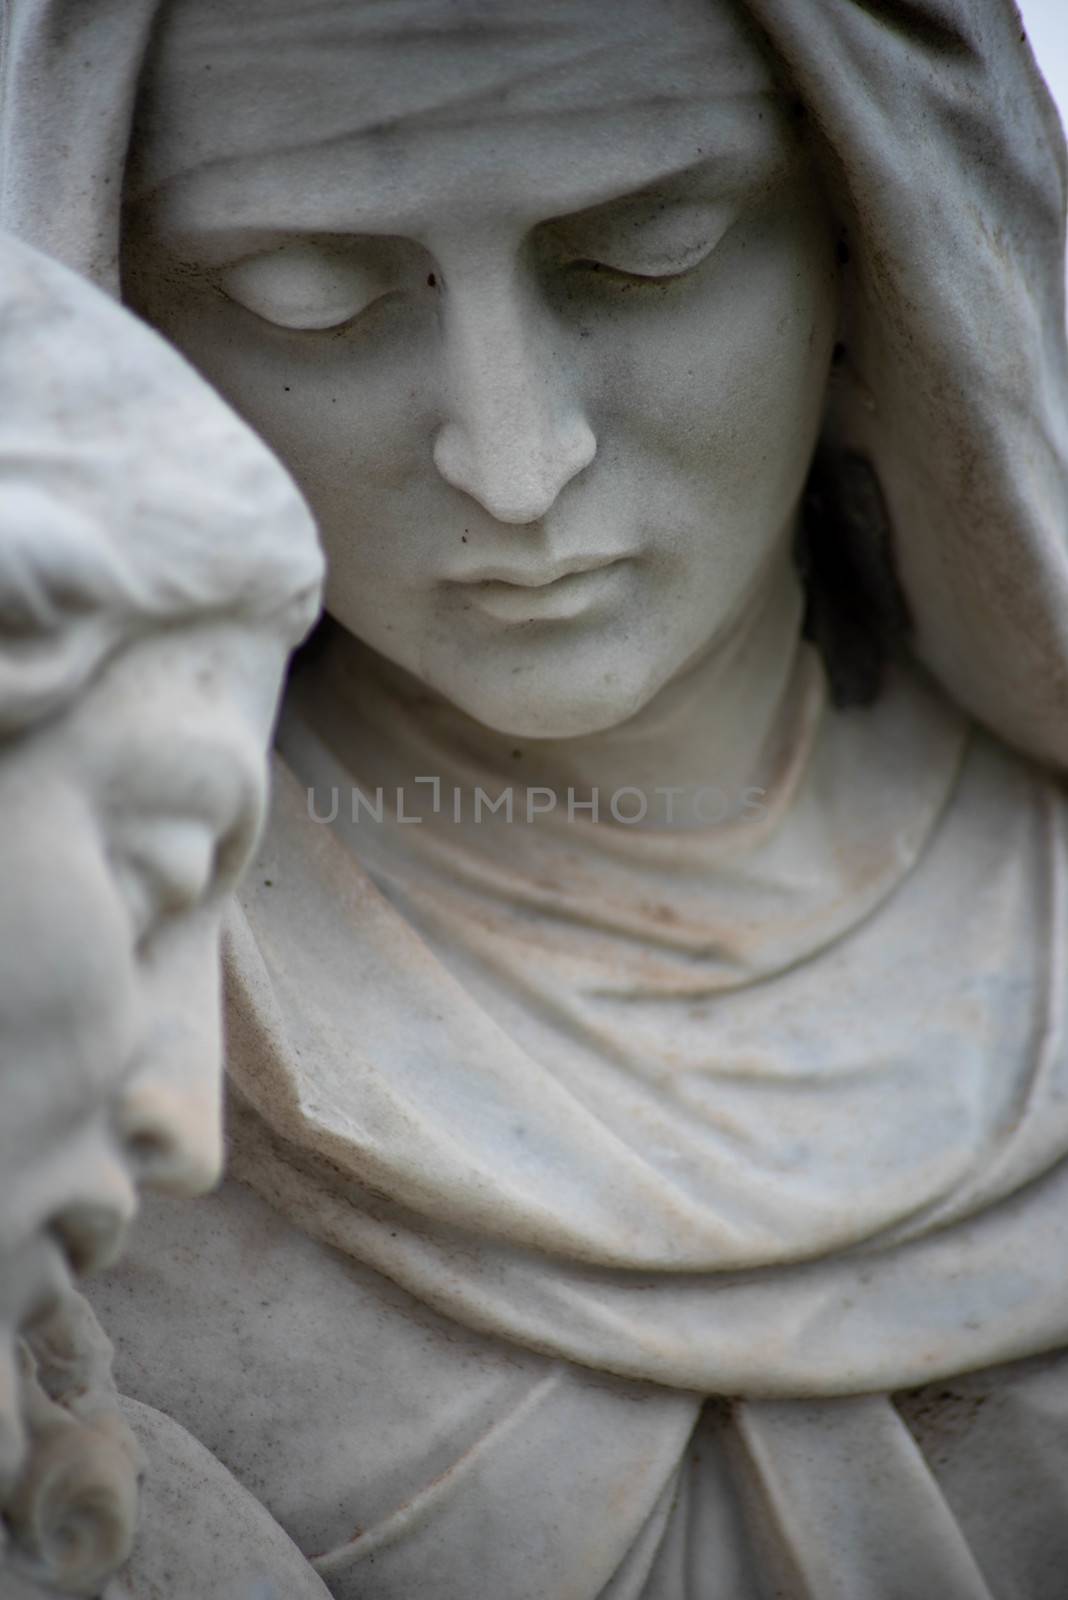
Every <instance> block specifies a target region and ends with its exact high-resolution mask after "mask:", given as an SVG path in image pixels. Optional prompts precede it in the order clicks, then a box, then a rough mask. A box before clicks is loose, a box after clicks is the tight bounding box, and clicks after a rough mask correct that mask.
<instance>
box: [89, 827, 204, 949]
mask: <svg viewBox="0 0 1068 1600" xmlns="http://www.w3.org/2000/svg"><path fill="white" fill-rule="evenodd" d="M112 860H113V863H114V867H115V872H116V876H117V878H118V882H119V886H120V888H121V891H122V893H123V896H124V898H125V900H126V903H127V906H128V908H129V911H130V918H131V925H132V929H133V935H134V942H135V943H136V944H137V945H143V944H144V943H145V942H146V941H147V940H149V939H150V938H151V937H152V936H153V934H155V933H156V932H157V931H158V930H159V928H160V927H161V926H162V925H163V924H164V923H166V922H168V921H170V920H172V919H173V918H175V917H179V916H182V915H183V914H185V913H188V912H190V911H193V910H195V909H196V908H197V907H198V906H200V905H202V904H203V903H204V902H205V901H206V900H207V899H208V898H209V896H210V895H211V893H212V891H213V890H214V888H215V887H216V882H217V879H218V876H219V871H218V849H217V840H216V836H215V830H214V829H213V828H212V827H211V826H210V825H209V824H208V823H207V822H204V821H200V820H197V819H194V818H188V819H186V818H179V817H145V818H130V819H128V820H126V821H125V822H124V824H123V826H122V829H121V835H120V837H119V839H118V840H116V841H115V844H114V847H113V850H112Z"/></svg>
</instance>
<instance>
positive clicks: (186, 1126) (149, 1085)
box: [113, 915, 223, 1194]
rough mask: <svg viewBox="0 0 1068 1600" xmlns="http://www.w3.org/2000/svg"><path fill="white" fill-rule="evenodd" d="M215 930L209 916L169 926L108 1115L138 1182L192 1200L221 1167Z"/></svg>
mask: <svg viewBox="0 0 1068 1600" xmlns="http://www.w3.org/2000/svg"><path fill="white" fill-rule="evenodd" d="M219 962H220V952H219V932H218V926H217V922H216V920H215V917H214V915H211V916H208V915H204V916H193V917H190V918H188V919H185V920H184V921H183V922H182V924H181V925H179V924H178V923H176V924H175V925H174V927H173V928H172V930H171V932H170V935H169V939H168V941H167V943H166V948H165V949H164V948H163V947H162V945H161V948H160V949H159V951H158V952H157V957H156V960H155V963H154V965H153V966H152V967H151V968H146V970H145V972H144V983H145V988H144V996H143V998H144V1002H145V1010H146V1017H147V1019H148V1026H147V1028H146V1032H145V1036H144V1039H143V1043H142V1048H141V1054H140V1058H139V1060H138V1063H137V1065H136V1067H135V1069H134V1070H133V1071H132V1072H131V1074H130V1076H129V1078H128V1079H127V1080H126V1082H125V1084H124V1085H123V1088H122V1091H121V1094H120V1095H119V1097H118V1100H117V1103H116V1104H115V1106H114V1109H113V1128H114V1133H115V1136H116V1137H117V1139H118V1140H119V1142H120V1143H121V1146H122V1149H123V1153H124V1155H125V1158H126V1162H127V1165H128V1166H129V1168H130V1171H131V1174H132V1176H133V1178H134V1181H135V1182H136V1183H137V1184H138V1186H141V1187H145V1188H149V1189H161V1190H163V1191H165V1192H166V1193H168V1194H202V1193H203V1192H204V1190H205V1189H210V1188H211V1187H212V1186H213V1184H215V1183H217V1182H218V1179H219V1177H220V1175H221V1173H222V1165H223V1136H222V1016H221V997H220V994H219V978H218V968H219Z"/></svg>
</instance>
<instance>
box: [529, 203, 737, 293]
mask: <svg viewBox="0 0 1068 1600" xmlns="http://www.w3.org/2000/svg"><path fill="white" fill-rule="evenodd" d="M739 210H740V208H739V205H738V203H737V201H734V202H731V203H723V202H705V201H701V202H697V203H694V202H688V203H678V202H675V203H673V202H666V201H663V200H660V201H656V200H649V199H643V200H641V201H631V202H628V203H627V204H625V205H622V206H616V207H614V208H612V209H611V210H609V211H602V212H598V213H591V214H588V215H587V216H586V217H584V218H578V219H574V220H572V221H567V222H564V223H556V224H552V225H550V228H549V230H548V232H549V238H550V248H551V249H552V250H553V252H554V254H556V256H557V259H558V261H559V262H560V264H561V265H562V266H563V267H564V268H565V269H566V270H568V271H569V272H591V273H600V274H603V275H605V276H606V277H608V278H618V279H623V280H627V281H634V282H638V283H642V282H648V283H669V282H671V281H672V280H673V279H676V278H684V277H686V275H687V274H688V273H691V272H693V271H695V270H696V269H697V268H698V267H699V266H701V265H702V263H703V262H705V261H707V260H708V258H709V256H710V255H711V254H712V253H713V251H714V250H715V249H716V247H717V245H719V244H720V242H721V241H722V239H723V238H724V237H725V235H726V234H727V233H728V232H729V231H730V229H731V227H732V226H733V224H734V222H735V221H736V220H737V218H738V215H739Z"/></svg>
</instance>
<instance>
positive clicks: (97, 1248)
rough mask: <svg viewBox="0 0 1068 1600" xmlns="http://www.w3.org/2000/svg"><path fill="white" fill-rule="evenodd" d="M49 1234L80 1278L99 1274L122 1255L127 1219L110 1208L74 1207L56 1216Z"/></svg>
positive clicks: (96, 1206) (51, 1223) (89, 1205)
mask: <svg viewBox="0 0 1068 1600" xmlns="http://www.w3.org/2000/svg"><path fill="white" fill-rule="evenodd" d="M48 1231H49V1233H50V1235H51V1237H52V1238H53V1239H54V1240H55V1242H56V1243H57V1244H58V1245H59V1248H60V1250H61V1251H62V1252H63V1255H64V1257H65V1259H66V1262H67V1265H68V1266H69V1268H70V1270H71V1272H72V1273H73V1274H74V1275H75V1276H76V1277H82V1276H83V1275H84V1274H86V1273H89V1272H98V1271H100V1269H101V1268H102V1267H106V1266H109V1265H110V1264H111V1262H112V1261H114V1259H115V1257H116V1256H117V1255H118V1253H119V1250H120V1248H121V1246H122V1239H123V1235H124V1233H125V1231H126V1219H125V1217H124V1216H123V1215H122V1213H121V1212H119V1211H117V1210H115V1209H114V1208H112V1207H110V1206H103V1205H96V1204H86V1205H72V1206H70V1207H68V1208H67V1209H66V1210H64V1211H62V1212H60V1213H59V1215H57V1216H55V1217H53V1219H52V1221H51V1222H50V1224H49V1228H48Z"/></svg>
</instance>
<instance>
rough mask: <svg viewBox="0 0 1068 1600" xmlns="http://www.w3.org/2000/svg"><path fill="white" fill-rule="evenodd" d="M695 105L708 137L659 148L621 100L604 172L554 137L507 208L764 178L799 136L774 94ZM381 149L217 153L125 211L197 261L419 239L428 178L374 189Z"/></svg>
mask: <svg viewBox="0 0 1068 1600" xmlns="http://www.w3.org/2000/svg"><path fill="white" fill-rule="evenodd" d="M728 108H729V109H728ZM649 109H650V111H654V110H655V108H653V107H650V108H649ZM705 111H706V113H707V115H708V119H709V128H708V133H709V135H714V134H718V135H719V136H718V137H710V138H709V141H708V148H707V149H706V148H705V147H704V146H703V145H696V146H695V144H694V142H693V141H692V140H689V141H680V142H679V145H678V148H677V153H676V154H669V152H668V151H666V150H663V151H660V152H657V151H656V150H655V148H654V145H655V141H650V142H648V143H646V142H645V141H643V140H642V138H641V137H640V136H639V135H638V133H637V132H636V129H635V126H634V123H635V120H636V117H637V113H636V112H635V111H634V109H633V108H631V111H630V113H629V115H628V122H629V124H630V126H629V128H628V141H627V142H628V145H629V148H627V149H625V150H623V151H622V152H621V155H622V159H621V160H619V161H617V162H616V171H615V172H612V171H610V170H605V163H604V161H603V159H602V158H601V157H603V152H601V155H600V156H599V158H598V161H597V162H594V163H591V164H590V170H589V172H588V173H587V172H586V171H585V170H584V169H583V164H582V163H581V162H578V163H576V162H575V161H574V159H573V157H572V156H571V151H570V149H569V150H568V156H569V159H568V160H566V161H561V160H560V159H559V158H560V155H561V150H560V148H559V145H558V146H556V147H555V148H554V149H553V150H552V152H551V154H552V155H553V156H554V157H556V168H555V170H554V171H553V173H552V175H551V176H550V178H549V179H548V180H547V182H546V183H545V184H543V185H542V187H541V189H540V190H539V191H538V193H537V197H536V199H535V200H534V201H533V202H532V203H531V204H530V205H529V206H528V207H526V208H524V209H522V210H520V209H519V207H518V206H517V207H516V211H515V217H516V221H517V223H518V224H519V225H521V226H523V227H524V228H525V229H527V230H529V229H530V228H533V227H536V226H538V225H539V224H540V223H542V222H547V221H551V220H555V219H559V218H561V217H567V216H576V215H579V214H581V213H583V212H586V211H590V210H593V209H594V208H595V207H597V206H601V205H605V206H607V205H610V204H612V203H614V202H618V201H622V200H629V199H637V198H640V197H642V196H643V195H644V194H646V193H651V192H652V191H655V189H656V188H657V187H658V186H662V185H665V184H669V183H672V182H679V181H685V180H686V179H687V178H688V177H693V176H695V175H698V174H700V173H702V172H707V173H708V177H709V183H710V188H711V187H712V186H715V187H716V188H717V189H718V190H719V191H721V192H723V193H726V192H729V191H730V190H732V189H737V188H741V187H744V186H747V185H750V184H752V183H753V182H754V181H755V182H763V181H768V180H769V179H770V178H771V177H772V176H773V175H775V174H776V173H777V172H780V171H783V170H785V169H786V168H787V167H788V166H790V165H792V164H793V162H794V161H795V160H796V158H797V154H798V152H799V150H800V148H801V146H800V141H798V140H797V139H796V138H793V137H791V136H790V135H789V133H788V131H787V128H786V124H785V118H784V116H783V114H782V111H781V109H780V107H779V104H778V103H777V102H776V99H775V97H773V96H771V95H768V94H765V93H759V94H751V95H743V96H735V97H729V98H728V97H724V98H722V99H720V100H719V101H717V102H716V103H715V105H714V106H709V107H707V108H705ZM585 115H586V114H583V116H584V117H585ZM567 120H568V117H567V114H566V113H565V114H563V115H562V116H560V117H558V118H557V119H556V123H555V127H554V130H553V131H554V133H556V134H559V133H560V132H561V126H562V124H563V123H566V122H567ZM638 120H640V119H638ZM716 124H719V126H718V127H717V126H716ZM653 131H654V132H655V131H656V130H655V128H654V129H653ZM361 145H362V146H363V148H362V149H361ZM346 148H347V149H348V152H349V155H350V159H351V161H352V169H351V183H350V184H349V185H347V186H346V188H345V190H344V191H343V198H341V199H340V200H339V199H338V197H337V195H336V194H335V193H331V194H330V195H329V196H324V195H323V194H322V189H321V184H320V183H319V182H317V181H315V180H316V179H317V177H318V176H319V174H318V173H317V172H316V170H315V169H316V164H317V163H321V161H322V159H323V156H324V154H325V153H326V152H327V151H328V150H329V149H336V152H337V154H338V155H339V156H340V155H342V154H343V152H344V150H345V149H346ZM635 153H636V158H635ZM361 157H362V160H363V163H364V164H365V165H368V166H369V167H371V168H374V169H375V170H374V172H373V173H372V174H371V175H370V176H369V177H368V181H367V182H366V183H364V184H361V182H360V181H359V168H360V164H361V161H360V158H361ZM380 157H381V152H380V151H377V152H372V153H369V152H368V150H367V148H366V141H362V140H361V137H360V136H355V137H350V138H340V139H333V140H329V141H323V142H321V143H318V144H313V145H309V146H299V147H296V148H294V149H291V150H289V151H276V152H273V153H272V154H271V155H270V156H268V157H264V156H257V157H255V158H249V159H228V158H224V159H221V160H219V161H215V162H212V163H207V164H204V165H202V166H200V167H199V168H196V169H194V170H190V171H187V172H186V173H183V174H179V175H177V176H175V177H174V178H171V179H169V180H168V181H167V182H166V183H164V184H162V185H161V186H160V187H159V188H158V189H156V190H154V191H153V192H152V193H151V194H149V195H145V196H143V197H142V198H140V199H135V200H133V201H132V202H131V203H130V206H129V213H128V214H129V217H130V219H131V220H135V219H136V223H137V225H138V226H144V225H148V226H149V227H150V228H151V229H152V231H153V232H155V234H156V236H157V237H158V238H159V239H160V240H161V241H162V242H164V243H165V244H167V245H169V246H171V247H176V248H181V247H182V246H185V247H187V248H189V247H195V249H196V252H197V254H198V255H199V256H200V257H201V258H203V255H204V250H205V246H207V247H208V250H209V252H210V254H211V255H212V256H215V257H217V258H218V259H220V260H225V259H226V258H227V252H229V253H230V254H232V253H233V250H234V249H235V248H241V247H243V248H244V249H245V250H251V249H255V248H256V247H257V244H262V245H263V246H266V245H268V244H271V243H277V242H278V241H279V240H281V239H285V238H288V237H306V236H307V235H309V234H320V235H322V236H324V237H351V236H366V237H377V238H390V237H392V238H398V237H401V238H410V239H421V238H422V236H423V232H424V225H425V221H426V213H427V210H428V209H430V210H432V209H433V207H434V205H435V193H434V187H433V185H432V184H431V185H425V186H424V190H425V192H420V190H418V189H416V191H415V192H414V193H413V194H410V195H407V196H405V195H404V194H403V193H402V192H401V191H399V190H398V189H397V188H396V187H391V188H390V189H389V191H388V194H387V196H386V197H385V198H383V197H382V189H383V187H384V185H383V183H382V173H381V161H380ZM479 158H480V161H481V168H482V175H485V176H488V177H489V178H490V179H491V181H492V180H497V181H499V180H500V179H501V177H502V172H501V171H499V170H494V169H493V168H492V165H491V164H490V163H489V162H488V161H487V159H486V152H485V150H483V151H480V152H479ZM635 166H637V167H638V168H639V170H638V171H637V172H635V171H634V167H635ZM598 168H599V169H600V170H595V169H598ZM628 169H629V170H628Z"/></svg>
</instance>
